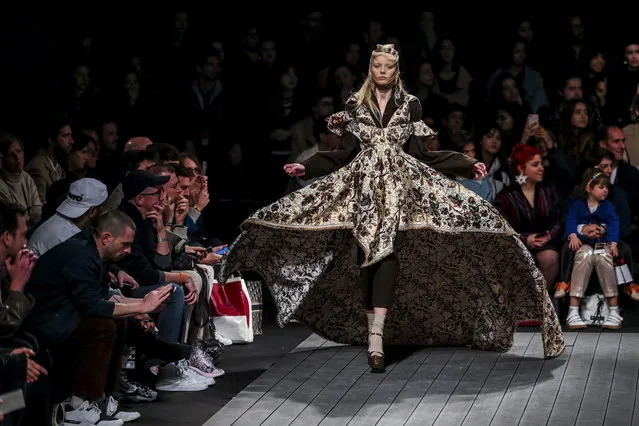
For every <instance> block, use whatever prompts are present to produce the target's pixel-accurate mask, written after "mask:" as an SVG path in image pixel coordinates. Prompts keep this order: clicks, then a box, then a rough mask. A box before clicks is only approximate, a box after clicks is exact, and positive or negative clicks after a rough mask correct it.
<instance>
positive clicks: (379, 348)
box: [368, 314, 386, 354]
mask: <svg viewBox="0 0 639 426" xmlns="http://www.w3.org/2000/svg"><path fill="white" fill-rule="evenodd" d="M385 319H386V314H375V315H374V318H373V325H372V327H371V332H370V334H369V335H368V351H369V352H376V353H378V354H383V353H384V343H383V340H382V336H383V335H384V320H385Z"/></svg>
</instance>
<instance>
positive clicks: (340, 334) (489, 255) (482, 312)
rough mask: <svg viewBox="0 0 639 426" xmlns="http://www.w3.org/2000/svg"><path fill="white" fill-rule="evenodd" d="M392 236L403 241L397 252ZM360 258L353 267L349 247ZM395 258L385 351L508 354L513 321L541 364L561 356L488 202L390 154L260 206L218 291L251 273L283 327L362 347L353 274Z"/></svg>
mask: <svg viewBox="0 0 639 426" xmlns="http://www.w3.org/2000/svg"><path fill="white" fill-rule="evenodd" d="M397 231H407V232H406V237H405V238H404V240H403V242H402V245H401V247H395V244H394V243H395V236H396V234H397ZM358 245H359V247H361V249H362V250H363V251H364V253H365V255H366V258H365V261H364V263H363V264H358V262H357V246H358ZM393 250H394V251H395V252H396V254H397V256H398V258H399V263H400V272H399V277H398V285H397V289H396V294H395V300H394V304H393V307H392V308H391V309H390V313H389V315H388V316H387V319H386V324H385V328H384V343H385V344H386V345H427V346H456V345H470V346H472V347H474V348H478V349H483V350H490V351H507V350H508V349H509V348H510V347H511V346H512V344H513V337H514V332H515V329H516V326H517V323H518V322H519V321H521V320H539V321H540V323H541V332H542V336H543V345H544V354H545V356H546V357H547V358H551V357H555V356H558V355H560V354H561V353H562V351H563V349H564V341H563V335H562V332H561V328H560V325H559V322H558V319H557V315H556V313H555V310H554V308H553V306H552V303H551V301H550V297H549V295H548V292H547V290H546V284H545V281H544V278H543V276H542V274H541V272H540V271H539V269H538V268H537V267H536V266H535V263H534V260H533V258H532V256H531V254H530V253H529V251H528V250H527V249H526V247H525V246H524V245H523V244H522V242H521V241H520V239H519V238H518V236H517V234H516V233H515V232H514V230H513V229H512V228H511V227H510V226H509V225H508V223H507V222H506V220H505V219H504V218H503V217H502V216H501V215H500V214H499V213H498V212H497V210H496V209H495V208H494V207H493V206H492V205H491V204H490V203H488V202H486V201H484V200H483V199H481V198H480V197H479V196H477V195H476V194H475V193H473V192H471V191H469V190H467V189H466V188H464V187H463V186H461V185H459V184H458V183H456V182H455V181H454V180H452V179H449V178H447V177H445V176H443V175H441V174H439V173H437V172H436V171H435V170H433V169H432V168H430V167H429V166H427V165H425V164H423V163H421V162H420V161H419V160H417V159H415V158H413V157H411V156H409V155H408V154H405V153H404V152H403V151H401V149H396V148H394V147H392V146H390V145H382V146H379V147H374V148H368V149H365V150H364V151H362V152H360V153H359V154H358V156H357V157H356V158H355V159H354V160H353V161H352V162H351V163H349V164H348V165H347V166H345V167H343V168H341V169H339V170H338V171H336V172H334V173H332V174H330V175H328V176H325V177H323V178H322V179H320V180H318V181H316V182H314V183H313V184H311V185H309V186H307V187H305V188H302V189H301V190H299V191H297V192H294V193H291V194H289V195H287V196H285V197H283V198H281V199H280V200H278V201H276V202H275V203H273V204H271V205H268V206H266V207H264V208H262V209H260V210H258V211H257V212H255V213H254V214H253V215H251V216H250V217H249V218H248V219H247V220H246V221H245V222H244V223H243V224H242V232H241V234H240V235H239V236H238V238H237V239H236V240H235V241H234V242H233V244H232V245H231V249H230V251H229V253H228V254H227V256H226V258H225V259H224V262H223V265H222V268H221V272H220V277H219V278H220V282H225V281H226V280H227V279H228V278H229V277H230V275H231V274H233V273H234V272H238V271H239V272H241V271H247V270H251V271H254V272H257V273H259V274H260V275H261V276H262V277H263V278H264V280H265V282H266V285H267V286H268V288H269V289H270V291H271V293H272V295H273V298H274V300H275V303H276V305H277V311H278V314H277V320H278V323H279V324H280V325H281V326H283V325H284V324H286V323H287V322H288V321H289V320H290V319H292V318H295V319H297V320H299V321H300V322H303V323H305V324H306V325H308V326H309V327H310V328H311V329H312V330H313V331H315V332H316V333H318V334H319V335H321V336H323V337H324V338H326V339H329V340H331V341H335V342H338V343H346V344H365V343H367V338H368V336H367V322H366V317H365V310H364V305H363V300H362V296H361V285H360V281H359V276H360V268H362V267H366V266H368V265H371V264H374V263H375V262H378V261H379V260H381V259H382V258H384V257H385V256H387V255H389V254H390V253H392V252H393Z"/></svg>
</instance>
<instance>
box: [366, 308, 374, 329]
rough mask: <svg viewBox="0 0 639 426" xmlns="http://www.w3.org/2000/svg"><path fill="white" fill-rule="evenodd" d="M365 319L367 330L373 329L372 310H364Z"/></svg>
mask: <svg viewBox="0 0 639 426" xmlns="http://www.w3.org/2000/svg"><path fill="white" fill-rule="evenodd" d="M366 319H367V320H368V332H369V333H370V332H371V330H372V329H373V321H374V320H375V314H374V313H373V312H366Z"/></svg>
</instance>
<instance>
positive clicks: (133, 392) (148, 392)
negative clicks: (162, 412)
mask: <svg viewBox="0 0 639 426" xmlns="http://www.w3.org/2000/svg"><path fill="white" fill-rule="evenodd" d="M157 398H158V393H157V392H156V391H154V390H153V389H151V388H150V387H148V386H145V385H143V384H141V383H138V382H134V381H133V380H129V378H128V377H127V375H126V372H125V371H122V378H121V379H120V392H119V394H118V399H119V400H121V401H122V402H153V401H155V400H156V399H157Z"/></svg>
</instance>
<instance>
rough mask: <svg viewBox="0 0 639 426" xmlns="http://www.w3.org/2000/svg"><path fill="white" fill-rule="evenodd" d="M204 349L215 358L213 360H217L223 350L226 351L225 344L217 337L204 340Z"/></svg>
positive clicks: (202, 342)
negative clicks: (216, 338)
mask: <svg viewBox="0 0 639 426" xmlns="http://www.w3.org/2000/svg"><path fill="white" fill-rule="evenodd" d="M201 344H202V349H203V350H204V352H206V354H207V355H208V356H209V357H210V358H211V359H212V360H213V362H214V363H215V362H217V360H218V359H220V357H221V356H222V352H223V351H224V345H223V344H221V343H220V342H218V341H217V340H215V339H208V340H202V341H201Z"/></svg>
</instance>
